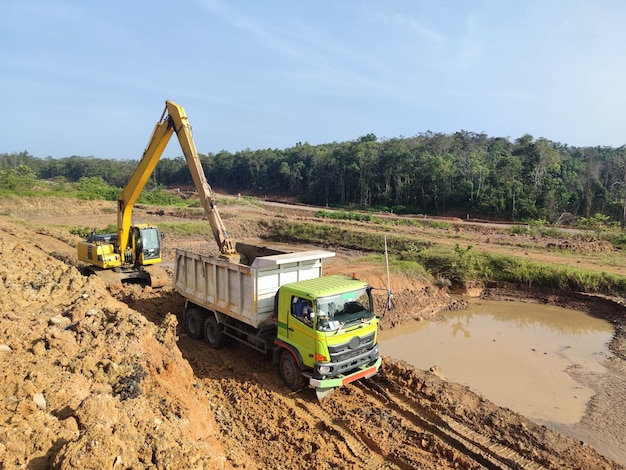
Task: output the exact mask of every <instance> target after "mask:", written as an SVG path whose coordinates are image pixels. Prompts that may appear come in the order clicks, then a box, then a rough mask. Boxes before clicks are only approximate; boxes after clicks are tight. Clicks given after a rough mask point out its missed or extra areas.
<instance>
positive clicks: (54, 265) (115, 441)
mask: <svg viewBox="0 0 626 470" xmlns="http://www.w3.org/2000/svg"><path fill="white" fill-rule="evenodd" d="M11 232H12V233H9V232H7V231H6V230H5V231H3V232H2V236H1V237H0V279H1V280H2V282H1V283H0V312H2V313H1V314H0V358H1V360H2V372H3V374H2V380H1V381H0V390H1V396H2V400H3V401H2V406H0V467H1V468H6V469H11V468H18V467H25V466H28V468H32V469H36V468H42V469H43V468H49V467H50V466H54V467H55V468H127V467H129V466H136V465H139V466H145V467H148V466H152V465H154V466H156V467H159V468H166V467H169V468H185V467H186V468H203V467H206V468H221V467H223V466H224V465H225V457H224V452H223V450H222V448H221V445H220V444H219V443H218V442H217V440H216V439H215V433H216V426H215V422H214V420H213V417H212V415H211V413H210V406H209V404H208V401H207V399H206V398H205V397H204V396H203V395H202V394H201V393H199V392H196V389H195V388H194V382H195V379H194V376H193V371H192V369H191V368H190V367H189V364H188V363H187V361H185V360H184V359H183V358H182V356H181V353H180V350H179V349H178V348H177V347H176V325H177V321H176V318H175V317H174V316H172V315H169V316H167V317H165V318H164V319H163V321H162V322H161V325H160V326H159V327H157V326H155V325H154V324H153V323H151V322H149V321H147V320H146V318H145V317H143V316H142V315H141V314H139V313H138V312H136V311H133V310H131V309H129V308H128V307H127V305H125V304H124V303H121V302H119V301H117V300H115V299H114V298H113V297H111V295H110V294H109V292H108V291H107V290H106V289H105V288H104V286H103V285H102V284H101V282H100V281H99V280H97V279H95V278H86V277H84V276H82V275H81V274H80V273H79V271H77V270H76V269H75V268H74V267H72V266H68V265H67V264H64V263H62V262H60V261H58V260H57V259H55V258H53V257H52V256H50V255H49V254H47V253H46V252H45V251H43V250H41V249H40V248H38V247H37V246H34V245H31V244H29V243H28V242H27V241H25V240H28V239H29V237H28V236H25V232H21V231H20V229H19V228H18V227H16V226H14V227H12V230H11Z"/></svg>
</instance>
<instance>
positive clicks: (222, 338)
mask: <svg viewBox="0 0 626 470" xmlns="http://www.w3.org/2000/svg"><path fill="white" fill-rule="evenodd" d="M204 342H205V343H206V344H208V345H209V346H211V347H212V348H213V349H221V348H223V347H224V345H225V344H226V335H224V330H222V327H221V326H220V325H219V324H218V323H217V320H216V319H215V317H214V316H213V315H209V316H208V317H207V319H206V320H204Z"/></svg>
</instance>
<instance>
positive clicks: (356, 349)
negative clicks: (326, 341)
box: [328, 333, 374, 362]
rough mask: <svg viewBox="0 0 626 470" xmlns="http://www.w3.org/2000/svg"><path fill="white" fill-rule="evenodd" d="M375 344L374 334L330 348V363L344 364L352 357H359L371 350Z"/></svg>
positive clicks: (357, 337) (353, 338) (355, 337)
mask: <svg viewBox="0 0 626 470" xmlns="http://www.w3.org/2000/svg"><path fill="white" fill-rule="evenodd" d="M373 344H374V333H371V334H369V335H367V336H354V337H352V339H350V341H349V342H347V343H344V344H340V345H336V346H328V352H329V354H330V362H344V361H347V360H348V359H350V358H351V357H356V356H359V355H361V354H363V353H364V352H366V351H367V350H369V349H371V347H372V345H373Z"/></svg>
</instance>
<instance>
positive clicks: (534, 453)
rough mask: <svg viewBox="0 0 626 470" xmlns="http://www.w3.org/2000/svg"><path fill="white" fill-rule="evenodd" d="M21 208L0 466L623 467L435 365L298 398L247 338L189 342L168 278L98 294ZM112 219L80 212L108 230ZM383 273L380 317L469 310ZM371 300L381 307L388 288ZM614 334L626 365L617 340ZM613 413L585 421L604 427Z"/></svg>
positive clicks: (4, 353)
mask: <svg viewBox="0 0 626 470" xmlns="http://www.w3.org/2000/svg"><path fill="white" fill-rule="evenodd" d="M53 205H55V206H58V203H56V204H55V203H53ZM14 206H15V205H14ZM14 208H15V207H14ZM18 209H19V207H18ZM22 209H23V211H24V212H22V213H21V217H22V220H18V219H15V218H13V217H11V216H0V279H1V280H2V282H1V283H0V358H1V360H2V365H3V367H2V377H1V378H0V390H1V391H2V393H1V398H2V402H0V468H3V469H13V468H29V469H43V468H346V469H348V468H350V469H352V468H402V469H405V468H406V469H408V468H432V469H435V468H484V467H486V468H555V469H556V468H585V469H594V468H624V467H622V466H620V465H619V464H617V463H615V462H613V461H611V460H609V459H608V458H606V457H603V456H602V455H600V454H599V453H598V452H597V451H596V450H595V449H594V448H593V447H591V446H589V445H587V444H584V443H582V442H581V441H580V440H577V439H572V438H569V437H566V436H565V435H563V434H559V433H557V432H554V431H552V430H549V429H547V428H546V427H543V426H540V425H538V424H536V423H534V422H532V421H531V420H529V419H527V418H524V417H522V416H521V415H518V414H516V413H513V412H512V411H510V410H507V409H503V408H500V407H497V406H495V405H494V404H493V403H491V402H489V401H488V400H485V399H484V398H482V397H480V396H478V395H477V394H475V393H473V392H472V391H470V390H469V389H468V388H467V387H464V386H461V385H458V384H454V383H451V382H448V381H446V380H445V379H442V378H441V377H439V376H438V375H437V371H436V370H435V371H432V372H431V371H422V370H418V369H416V368H414V367H411V366H409V365H408V364H404V363H401V362H397V361H392V360H390V359H388V358H385V362H384V366H383V369H382V371H381V373H380V374H379V375H378V376H376V377H375V378H374V379H372V380H365V381H362V382H359V383H357V384H354V385H350V386H346V387H343V388H341V389H339V390H337V391H336V392H335V393H333V394H332V395H330V396H329V397H328V398H327V399H326V400H325V401H324V402H322V403H321V404H320V403H318V402H317V400H316V399H315V394H314V393H313V391H311V390H309V389H305V390H301V391H299V392H296V393H292V392H290V391H289V390H288V389H286V388H285V387H284V386H283V384H282V382H281V381H280V379H279V377H278V374H277V372H276V369H275V368H274V366H273V365H272V364H271V361H270V360H269V359H268V358H265V357H259V356H258V354H257V353H256V352H255V351H253V350H252V349H249V348H246V347H245V346H243V345H232V346H230V347H228V348H226V349H223V350H212V349H210V348H208V347H207V346H206V345H204V344H203V343H201V342H198V341H194V340H192V339H190V338H189V337H187V336H186V335H185V334H184V332H183V331H182V329H181V328H180V326H179V322H180V316H179V315H180V312H181V310H182V304H183V299H182V298H181V297H180V296H179V295H178V294H176V293H175V292H173V291H172V290H171V289H170V288H168V287H166V288H164V289H160V290H158V291H156V290H152V289H150V288H146V287H141V286H139V285H121V284H120V285H118V286H114V287H113V288H111V289H109V290H107V289H106V288H105V286H104V285H103V284H102V283H101V282H100V281H99V280H98V279H97V278H93V277H89V278H88V277H85V276H83V275H82V274H81V272H80V270H79V269H78V268H80V266H79V265H78V263H76V261H75V257H74V248H73V246H72V245H73V243H75V237H73V236H71V235H69V233H68V232H67V230H66V229H64V228H63V226H62V225H63V224H62V221H59V223H58V225H57V226H55V227H54V226H52V225H51V224H50V222H49V220H46V222H45V224H43V225H42V224H41V221H42V220H43V219H44V216H45V217H50V216H48V215H46V214H42V213H40V212H42V211H43V212H45V207H37V208H36V209H37V211H38V212H37V215H33V212H28V211H27V210H26V209H24V208H22ZM5 210H7V209H5ZM237 211H241V209H240V208H237ZM254 211H255V213H262V215H263V216H267V214H266V213H264V209H257V208H255V209H254ZM77 212H80V211H79V210H77ZM5 213H6V212H5ZM29 213H30V214H31V215H30V216H28V217H26V215H27V214H29ZM66 214H68V215H71V214H70V211H66ZM76 216H77V217H79V216H80V214H79V213H78V214H76ZM107 216H108V217H110V218H113V216H112V215H111V214H102V217H100V223H99V224H96V223H95V222H97V220H95V219H96V218H97V217H93V219H92V220H90V221H93V222H94V226H104V225H106V223H108V222H106V217H107ZM256 216H258V215H251V216H250V217H251V218H253V217H256ZM54 217H58V216H57V215H56V214H53V218H54ZM233 217H234V216H233ZM87 218H89V217H87V216H83V219H87ZM227 220H228V219H227ZM231 220H232V219H231ZM232 225H236V227H235V229H234V230H233V231H232V232H231V233H234V234H235V236H236V237H238V238H244V236H256V235H257V234H254V233H251V232H253V230H250V227H253V226H254V225H253V224H250V223H248V222H247V223H243V222H242V223H241V224H232ZM230 226H231V225H230V224H229V227H230ZM187 242H188V241H187V240H172V239H171V238H170V239H168V244H170V245H172V246H174V245H175V244H176V243H180V244H183V245H184V244H186V243H187ZM198 243H200V242H199V241H197V240H196V241H191V245H193V244H198ZM338 261H339V262H336V263H332V264H330V265H329V267H328V269H327V272H340V271H342V270H343V269H349V272H350V273H351V272H352V271H354V270H355V267H356V268H358V269H357V270H358V271H359V273H360V277H362V278H364V279H366V280H368V281H369V282H371V283H372V284H374V285H381V286H384V285H385V282H384V281H385V279H384V275H382V276H381V275H380V274H379V273H377V272H376V270H375V269H373V267H371V266H368V265H367V264H365V263H364V264H361V265H355V264H352V263H350V264H349V265H348V266H346V267H345V268H342V262H341V261H342V258H341V256H340V257H338ZM344 264H345V263H344ZM357 264H358V263H357ZM392 284H393V289H394V293H395V303H396V309H395V310H393V311H391V312H389V311H382V310H381V313H382V319H381V326H382V327H383V328H393V327H394V326H396V325H400V324H403V323H406V322H410V321H425V320H424V319H429V318H432V317H433V316H436V315H440V314H442V312H445V311H446V309H454V308H461V307H462V306H463V305H462V302H461V303H458V302H455V301H453V300H452V299H451V298H450V297H449V296H448V295H447V293H446V292H444V291H442V290H440V289H438V288H436V287H435V286H433V285H430V284H428V283H427V282H424V281H418V280H415V279H412V278H411V276H408V275H407V276H403V275H399V276H396V277H394V279H393V280H392ZM495 289H497V286H494V287H493V288H490V290H487V291H486V295H487V296H489V297H491V298H494V297H498V295H499V294H498V291H497V290H495ZM507 292H508V291H507ZM546 295H547V294H546ZM550 295H551V296H552V298H551V300H550V301H553V302H554V303H558V302H559V299H561V297H559V296H558V294H555V293H552V294H550ZM561 300H562V299H561ZM377 301H378V303H379V305H381V306H384V305H385V304H386V295H385V291H384V289H383V290H381V291H380V292H378V291H377ZM589 301H593V302H597V301H598V300H597V299H588V298H585V297H584V296H581V298H580V299H576V302H578V303H579V304H578V306H579V307H581V308H588V309H589V310H593V311H594V312H596V314H598V315H603V316H604V317H605V318H609V319H610V320H612V321H614V322H615V324H616V325H618V326H619V328H621V329H620V331H621V332H622V333H620V334H618V335H616V337H620V338H621V337H622V336H620V335H623V326H622V325H623V321H624V313H623V307H622V306H620V305H619V304H616V303H615V302H612V303H611V301H610V300H606V299H602V302H606V304H603V305H604V309H597V308H596V307H595V306H591V307H585V306H586V305H588V302H589ZM594 305H595V304H594ZM570 308H572V307H571V306H570ZM612 345H613V346H612V347H613V348H614V350H617V351H622V354H621V355H619V354H617V353H616V361H623V359H624V355H623V351H624V349H623V348H624V346H623V340H619V339H618V340H614V342H613V343H612ZM616 364H618V363H617V362H616ZM619 364H622V362H619ZM589 380H591V381H593V378H589ZM595 385H596V386H597V387H599V388H600V389H602V387H603V384H602V383H601V382H595ZM609 402H610V401H609ZM597 403H598V405H597V406H598V409H600V408H602V407H603V406H605V405H606V403H607V401H606V400H598V402H597ZM609 412H610V409H607V410H606V411H602V412H600V413H599V414H596V415H593V414H591V415H589V416H590V419H594V420H597V425H598V426H602V425H604V426H610V425H611V424H612V423H610V422H609V419H608V416H609V415H608V413H609Z"/></svg>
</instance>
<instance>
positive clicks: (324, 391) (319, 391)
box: [315, 387, 335, 401]
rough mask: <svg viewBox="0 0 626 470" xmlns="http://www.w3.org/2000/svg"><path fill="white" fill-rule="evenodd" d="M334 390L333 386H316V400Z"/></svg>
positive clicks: (321, 398)
mask: <svg viewBox="0 0 626 470" xmlns="http://www.w3.org/2000/svg"><path fill="white" fill-rule="evenodd" d="M334 390H335V388H334V387H330V388H320V387H318V388H316V389H315V395H317V400H318V401H322V400H323V399H324V398H326V397H327V396H328V395H330V394H331V393H333V391H334Z"/></svg>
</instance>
